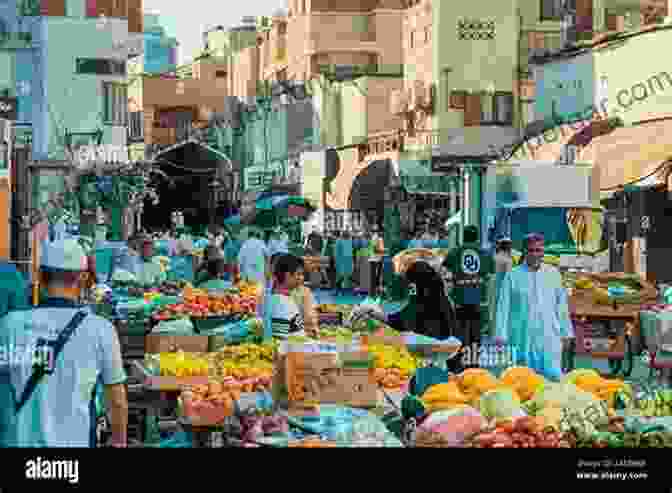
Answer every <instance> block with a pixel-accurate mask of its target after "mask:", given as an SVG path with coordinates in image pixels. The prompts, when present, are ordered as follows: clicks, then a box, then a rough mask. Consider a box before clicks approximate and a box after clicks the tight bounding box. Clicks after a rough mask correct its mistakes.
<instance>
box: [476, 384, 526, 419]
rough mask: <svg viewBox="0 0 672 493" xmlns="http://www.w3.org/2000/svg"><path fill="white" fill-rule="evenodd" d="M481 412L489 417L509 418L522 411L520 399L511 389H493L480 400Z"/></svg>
mask: <svg viewBox="0 0 672 493" xmlns="http://www.w3.org/2000/svg"><path fill="white" fill-rule="evenodd" d="M479 409H480V411H481V414H482V415H483V416H485V417H486V418H488V419H497V420H499V419H509V418H512V417H515V416H519V415H520V414H521V412H522V407H521V404H520V400H519V399H518V397H516V396H515V395H514V394H513V392H512V391H511V390H510V389H499V390H491V391H490V392H486V393H485V394H483V395H482V396H481V398H480V400H479Z"/></svg>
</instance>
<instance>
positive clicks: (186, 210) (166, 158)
mask: <svg viewBox="0 0 672 493" xmlns="http://www.w3.org/2000/svg"><path fill="white" fill-rule="evenodd" d="M157 164H158V165H159V166H160V169H161V171H163V173H165V176H159V175H155V177H154V178H153V186H155V187H156V188H157V192H158V195H159V203H158V204H156V205H154V204H152V202H151V201H150V200H146V201H145V204H144V210H143V214H142V227H143V229H145V230H147V231H154V230H166V229H169V228H170V227H171V219H170V218H171V213H172V212H173V211H175V210H179V211H182V212H183V214H184V224H185V226H187V227H188V228H191V229H202V228H204V227H205V226H207V225H208V224H209V222H210V218H211V216H212V214H214V213H215V210H214V209H213V207H214V205H215V204H214V203H213V197H212V193H211V189H210V183H211V182H212V181H213V180H214V178H215V176H216V169H217V165H218V161H217V160H216V159H215V158H214V157H213V155H212V153H210V152H208V151H207V150H205V149H203V148H201V147H200V146H199V145H197V144H193V143H188V144H185V145H184V146H181V147H178V148H175V149H173V150H170V151H169V152H166V153H164V154H162V155H161V156H160V157H158V158H157Z"/></svg>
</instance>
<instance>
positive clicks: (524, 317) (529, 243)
mask: <svg viewBox="0 0 672 493" xmlns="http://www.w3.org/2000/svg"><path fill="white" fill-rule="evenodd" d="M543 257H544V238H543V236H542V235H540V234H532V235H529V236H528V237H527V238H526V240H525V261H524V262H523V263H522V264H521V265H520V266H518V267H516V268H514V269H513V270H512V271H511V272H509V273H507V274H506V276H505V277H504V280H503V282H502V286H501V288H500V289H501V290H500V292H499V302H498V304H497V319H496V321H495V335H496V338H497V340H498V341H499V342H500V343H503V344H506V348H507V349H508V354H509V355H510V356H511V357H512V359H515V360H516V361H515V363H516V364H519V365H524V366H528V367H530V368H532V369H534V370H535V371H537V372H538V373H540V374H542V375H544V376H545V377H546V378H548V379H552V380H558V379H559V378H560V377H561V376H562V350H563V344H564V340H567V339H569V338H571V337H574V329H573V327H572V322H571V320H570V317H569V307H568V303H567V291H566V290H565V288H564V287H563V286H562V278H561V276H560V272H559V271H558V270H557V269H556V268H554V267H551V266H550V265H546V264H544V263H542V259H543Z"/></svg>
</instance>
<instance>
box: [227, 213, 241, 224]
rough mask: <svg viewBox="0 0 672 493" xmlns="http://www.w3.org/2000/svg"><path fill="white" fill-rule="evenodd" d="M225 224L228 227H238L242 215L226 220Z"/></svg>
mask: <svg viewBox="0 0 672 493" xmlns="http://www.w3.org/2000/svg"><path fill="white" fill-rule="evenodd" d="M224 224H225V225H227V226H236V225H238V224H240V214H236V215H235V216H229V217H227V218H226V219H224Z"/></svg>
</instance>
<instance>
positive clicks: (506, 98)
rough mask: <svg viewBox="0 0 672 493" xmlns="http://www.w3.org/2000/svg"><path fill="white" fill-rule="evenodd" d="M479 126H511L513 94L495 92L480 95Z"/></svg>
mask: <svg viewBox="0 0 672 493" xmlns="http://www.w3.org/2000/svg"><path fill="white" fill-rule="evenodd" d="M480 123H481V125H512V124H513V94H512V93H510V92H495V93H494V94H488V93H484V94H481V121H480Z"/></svg>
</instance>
